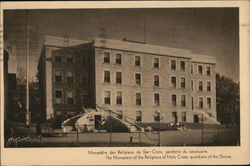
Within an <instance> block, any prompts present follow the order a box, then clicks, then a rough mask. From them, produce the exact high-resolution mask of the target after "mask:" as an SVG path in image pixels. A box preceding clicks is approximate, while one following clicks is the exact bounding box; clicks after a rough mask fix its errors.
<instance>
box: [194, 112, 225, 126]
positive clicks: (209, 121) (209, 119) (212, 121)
mask: <svg viewBox="0 0 250 166" xmlns="http://www.w3.org/2000/svg"><path fill="white" fill-rule="evenodd" d="M194 112H195V113H197V114H200V115H203V122H204V123H207V124H218V125H220V122H218V121H217V120H216V118H215V117H212V116H210V115H209V114H208V112H206V111H204V110H196V111H194ZM200 118H201V117H200Z"/></svg>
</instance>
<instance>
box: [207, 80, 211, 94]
mask: <svg viewBox="0 0 250 166" xmlns="http://www.w3.org/2000/svg"><path fill="white" fill-rule="evenodd" d="M209 83H210V86H208V85H209ZM206 85H207V86H206V90H207V91H208V92H211V91H212V81H210V80H209V81H207V82H206ZM208 87H209V88H208Z"/></svg>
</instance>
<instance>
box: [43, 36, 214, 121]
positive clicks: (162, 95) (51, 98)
mask: <svg viewBox="0 0 250 166" xmlns="http://www.w3.org/2000/svg"><path fill="white" fill-rule="evenodd" d="M65 41H66V42H65ZM215 66H216V60H215V58H214V57H211V56H205V55H199V54H194V53H192V52H191V51H190V50H185V49H177V48H170V47H162V46H155V45H149V44H143V43H136V42H131V41H126V40H123V41H118V40H111V39H102V38H95V39H94V40H93V41H92V42H84V41H79V40H73V39H68V40H65V39H64V38H58V37H51V36H50V37H47V40H46V42H45V45H44V47H43V50H42V54H41V57H40V61H39V66H38V70H39V80H40V87H41V88H40V89H41V91H42V93H43V96H42V100H43V102H42V103H44V108H43V109H44V112H45V113H46V117H47V119H49V118H50V117H54V116H57V115H67V114H74V113H75V112H77V111H80V110H81V108H82V107H85V108H89V107H95V106H96V105H98V106H101V107H107V108H109V109H111V110H113V111H115V112H117V113H118V114H120V116H124V115H125V116H128V117H132V118H134V119H135V120H136V121H139V122H143V123H151V122H154V121H156V120H159V118H160V119H161V122H197V123H198V122H201V115H204V119H203V120H204V121H205V122H207V123H217V121H216V92H215V89H216V88H215ZM42 105H43V104H42Z"/></svg>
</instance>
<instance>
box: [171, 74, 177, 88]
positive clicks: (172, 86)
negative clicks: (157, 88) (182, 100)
mask: <svg viewBox="0 0 250 166" xmlns="http://www.w3.org/2000/svg"><path fill="white" fill-rule="evenodd" d="M173 77H174V78H175V86H172V78H173ZM170 87H171V88H177V76H176V75H171V76H170Z"/></svg>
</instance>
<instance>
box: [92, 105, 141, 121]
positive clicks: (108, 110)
mask: <svg viewBox="0 0 250 166" xmlns="http://www.w3.org/2000/svg"><path fill="white" fill-rule="evenodd" d="M96 106H97V107H98V108H101V109H106V110H105V111H107V110H108V111H109V112H112V113H113V114H115V115H119V116H120V114H118V113H116V112H114V111H113V110H111V109H109V108H107V107H100V106H98V105H96ZM122 117H126V118H128V119H131V120H133V121H136V119H134V118H131V117H129V116H126V115H122Z"/></svg>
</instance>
